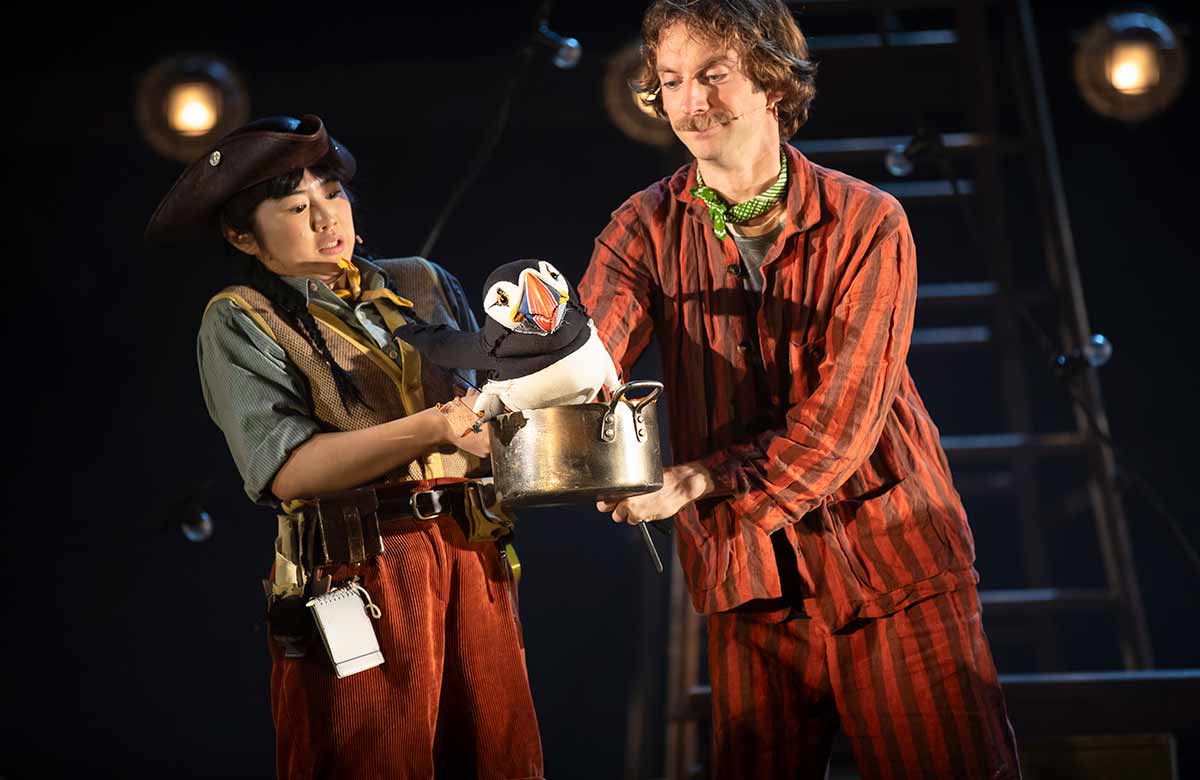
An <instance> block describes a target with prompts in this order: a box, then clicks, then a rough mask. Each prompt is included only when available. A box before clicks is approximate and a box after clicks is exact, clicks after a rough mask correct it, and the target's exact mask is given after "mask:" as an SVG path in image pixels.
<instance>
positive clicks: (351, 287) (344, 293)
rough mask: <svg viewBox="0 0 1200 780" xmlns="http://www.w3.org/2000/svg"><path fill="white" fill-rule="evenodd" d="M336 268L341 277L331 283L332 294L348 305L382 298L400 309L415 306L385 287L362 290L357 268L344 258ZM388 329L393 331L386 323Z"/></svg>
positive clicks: (389, 324)
mask: <svg viewBox="0 0 1200 780" xmlns="http://www.w3.org/2000/svg"><path fill="white" fill-rule="evenodd" d="M338 268H341V269H342V275H341V277H339V278H338V280H337V281H336V282H334V283H333V294H334V295H336V296H337V297H339V298H341V299H342V300H346V301H349V302H350V303H355V302H357V301H362V302H363V303H368V302H370V301H377V300H379V299H380V298H384V299H386V300H389V301H391V302H392V303H394V304H395V305H396V306H399V307H401V308H406V307H407V308H410V309H411V308H414V306H415V304H414V303H413V302H412V301H410V300H409V299H407V298H402V297H400V296H399V295H396V294H395V293H394V292H392V291H391V290H389V289H387V288H386V287H380V288H379V289H377V290H364V289H363V288H362V274H360V273H359V271H358V266H356V265H354V263H352V262H350V261H349V260H347V259H345V258H344V257H343V258H339V259H338ZM388 327H389V328H392V329H394V327H393V326H392V325H391V323H388Z"/></svg>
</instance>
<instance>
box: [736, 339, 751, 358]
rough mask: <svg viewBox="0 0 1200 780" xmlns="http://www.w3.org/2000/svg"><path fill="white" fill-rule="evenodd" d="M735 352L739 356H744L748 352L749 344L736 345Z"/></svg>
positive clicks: (744, 342)
mask: <svg viewBox="0 0 1200 780" xmlns="http://www.w3.org/2000/svg"><path fill="white" fill-rule="evenodd" d="M737 351H738V353H739V354H742V355H744V354H746V353H747V352H749V351H750V343H749V342H746V341H743V342H742V343H741V344H738V345H737Z"/></svg>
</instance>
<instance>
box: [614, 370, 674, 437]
mask: <svg viewBox="0 0 1200 780" xmlns="http://www.w3.org/2000/svg"><path fill="white" fill-rule="evenodd" d="M645 387H649V388H651V391H650V394H649V395H647V396H646V397H645V398H639V399H638V400H637V402H636V403H635V404H633V419H634V426H633V432H634V435H635V436H636V437H637V440H638V441H641V440H642V439H643V438H644V437H645V435H646V426H645V425H644V424H643V421H642V409H644V408H646V406H647V405H648V404H650V403H651V402H652V401H654V400H655V399H656V398H658V397H659V396H660V395H661V394H662V391H663V384H662V382H655V381H654V380H653V379H641V380H638V381H636V382H627V383H625V384H623V385H621V386H620V387H619V388H617V392H616V393H614V394H613V398H612V401H610V402H609V404H608V410H607V411H606V412H605V413H604V416H603V417H602V418H601V420H600V440H601V441H605V442H612V441H615V440H616V434H617V432H616V427H615V426H616V414H617V404H619V403H620V402H621V400H622V399H624V398H625V394H626V393H627V392H629V391H630V390H636V389H639V388H645Z"/></svg>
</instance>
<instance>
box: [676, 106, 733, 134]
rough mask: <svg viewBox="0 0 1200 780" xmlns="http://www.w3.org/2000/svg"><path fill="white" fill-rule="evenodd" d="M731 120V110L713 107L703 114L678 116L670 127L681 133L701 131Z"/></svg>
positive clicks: (725, 123)
mask: <svg viewBox="0 0 1200 780" xmlns="http://www.w3.org/2000/svg"><path fill="white" fill-rule="evenodd" d="M732 121H733V112H732V111H726V110H725V109H722V108H714V109H712V110H711V111H708V112H707V113H704V114H689V115H687V116H685V117H680V118H679V119H677V120H676V121H675V122H673V123H672V124H671V127H673V128H675V130H676V131H678V132H681V133H702V132H704V131H705V130H708V129H709V128H711V127H715V126H717V125H727V124H729V123H730V122H732Z"/></svg>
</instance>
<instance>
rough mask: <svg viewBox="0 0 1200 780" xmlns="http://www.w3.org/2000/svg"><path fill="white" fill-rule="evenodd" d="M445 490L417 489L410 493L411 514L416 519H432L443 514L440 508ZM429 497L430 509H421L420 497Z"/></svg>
mask: <svg viewBox="0 0 1200 780" xmlns="http://www.w3.org/2000/svg"><path fill="white" fill-rule="evenodd" d="M444 493H445V491H442V490H418V491H417V492H416V493H413V494H412V499H411V503H412V511H413V516H414V517H416V518H417V519H418V520H433V519H434V518H435V517H437V516H438V515H441V514H444V510H443V509H442V495H443V494H444ZM422 496H426V497H428V498H429V506H430V511H429V512H425V511H423V510H422V509H421V501H420V499H421V497H422Z"/></svg>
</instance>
